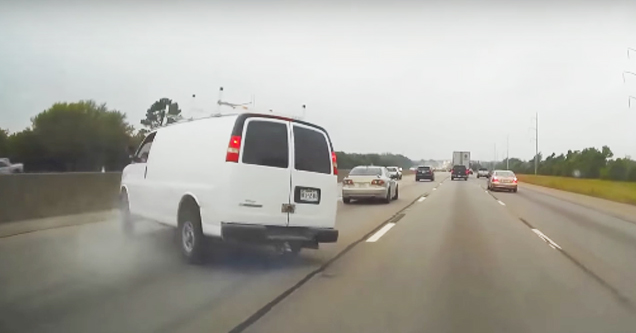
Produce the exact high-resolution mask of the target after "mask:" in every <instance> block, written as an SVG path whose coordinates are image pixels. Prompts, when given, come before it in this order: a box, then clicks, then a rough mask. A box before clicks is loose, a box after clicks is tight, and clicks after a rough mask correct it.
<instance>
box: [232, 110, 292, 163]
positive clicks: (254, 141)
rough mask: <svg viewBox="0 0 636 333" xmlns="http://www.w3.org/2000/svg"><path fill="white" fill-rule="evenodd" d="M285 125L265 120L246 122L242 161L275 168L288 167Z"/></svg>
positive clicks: (287, 143) (287, 144)
mask: <svg viewBox="0 0 636 333" xmlns="http://www.w3.org/2000/svg"><path fill="white" fill-rule="evenodd" d="M287 138H288V133H287V125H285V124H283V123H277V122H272V121H266V120H253V121H250V122H249V123H248V124H247V131H246V134H245V138H244V139H243V140H244V141H243V145H244V146H243V163H245V164H256V165H263V166H269V167H275V168H288V167H289V142H288V140H287Z"/></svg>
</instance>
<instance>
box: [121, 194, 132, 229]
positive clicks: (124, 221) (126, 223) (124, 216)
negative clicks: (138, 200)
mask: <svg viewBox="0 0 636 333" xmlns="http://www.w3.org/2000/svg"><path fill="white" fill-rule="evenodd" d="M119 214H120V217H119V218H120V222H121V229H122V231H123V233H124V235H126V236H132V235H133V234H134V232H135V224H134V221H133V218H132V215H131V214H130V202H129V201H128V192H126V190H123V191H122V192H121V194H120V198H119Z"/></svg>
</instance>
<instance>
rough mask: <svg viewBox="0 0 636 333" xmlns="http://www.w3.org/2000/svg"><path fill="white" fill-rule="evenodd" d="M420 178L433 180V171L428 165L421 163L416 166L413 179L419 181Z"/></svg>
mask: <svg viewBox="0 0 636 333" xmlns="http://www.w3.org/2000/svg"><path fill="white" fill-rule="evenodd" d="M422 179H428V180H430V181H435V172H434V171H433V169H432V168H431V167H430V166H425V165H422V166H419V167H417V171H416V172H415V181H416V182H419V181H420V180H422Z"/></svg>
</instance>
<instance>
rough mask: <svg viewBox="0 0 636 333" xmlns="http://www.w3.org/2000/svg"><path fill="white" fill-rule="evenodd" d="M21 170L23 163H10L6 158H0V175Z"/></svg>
mask: <svg viewBox="0 0 636 333" xmlns="http://www.w3.org/2000/svg"><path fill="white" fill-rule="evenodd" d="M23 172H24V165H23V164H22V163H11V161H10V160H9V159H8V158H0V175H1V174H13V173H23Z"/></svg>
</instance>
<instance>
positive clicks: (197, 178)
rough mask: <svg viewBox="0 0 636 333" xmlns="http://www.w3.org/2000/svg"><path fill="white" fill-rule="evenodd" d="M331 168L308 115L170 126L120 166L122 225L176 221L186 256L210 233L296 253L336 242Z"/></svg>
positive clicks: (244, 116) (196, 254) (198, 251)
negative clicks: (137, 220) (306, 119)
mask: <svg viewBox="0 0 636 333" xmlns="http://www.w3.org/2000/svg"><path fill="white" fill-rule="evenodd" d="M337 174H338V170H337V163H336V154H335V152H334V150H333V147H332V145H331V140H330V138H329V135H328V133H327V131H325V129H323V128H322V127H319V126H317V125H314V124H311V123H308V122H304V121H300V120H296V119H291V118H287V117H284V116H277V115H274V114H271V113H267V114H261V113H254V112H246V113H240V114H226V115H217V116H212V117H208V118H203V119H197V120H192V121H186V122H181V123H176V124H172V125H167V126H165V127H161V128H159V129H157V130H155V131H153V132H151V133H149V134H148V135H147V136H146V137H145V139H144V140H143V141H142V143H141V145H140V146H139V149H138V150H137V152H136V154H135V155H134V157H133V163H132V164H130V165H128V166H126V167H125V169H124V171H123V173H122V180H121V187H120V200H121V201H120V204H121V213H122V214H121V215H122V224H123V227H124V231H126V232H131V231H132V230H133V226H134V224H133V222H134V217H141V218H144V219H148V220H154V221H157V222H159V223H161V224H165V225H168V226H172V227H175V228H177V229H178V230H179V232H178V237H179V243H180V247H181V252H182V254H183V256H184V257H185V258H186V259H187V261H189V262H198V260H199V259H200V258H201V255H202V250H203V248H204V247H203V244H204V238H205V237H206V236H209V237H213V238H218V239H221V240H224V241H236V242H246V243H260V244H270V245H274V247H275V248H276V249H277V250H278V251H279V252H280V253H283V254H287V253H289V254H297V253H298V252H299V251H300V250H301V249H302V248H318V244H319V243H333V242H336V241H337V239H338V230H336V229H335V223H336V209H337V205H338V181H337V176H336V175H337Z"/></svg>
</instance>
